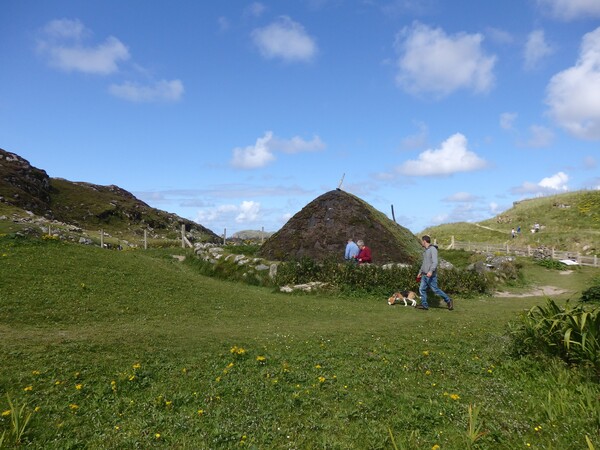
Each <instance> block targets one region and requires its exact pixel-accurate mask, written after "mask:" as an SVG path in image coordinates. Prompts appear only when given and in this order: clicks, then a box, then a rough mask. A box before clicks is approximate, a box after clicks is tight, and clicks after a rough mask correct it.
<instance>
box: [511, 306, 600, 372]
mask: <svg viewBox="0 0 600 450" xmlns="http://www.w3.org/2000/svg"><path fill="white" fill-rule="evenodd" d="M512 334H513V338H514V346H515V347H514V348H515V351H516V353H517V354H527V353H530V354H533V353H536V352H542V353H544V354H546V355H550V356H555V357H559V358H561V359H562V360H564V361H565V362H567V363H568V364H574V365H581V366H584V367H590V368H592V370H593V372H594V374H595V377H596V378H597V379H598V380H600V309H593V310H590V311H588V310H586V308H584V307H583V306H581V305H577V306H570V305H569V304H568V302H567V304H566V305H565V307H564V308H563V307H561V306H559V305H558V304H556V302H555V301H554V300H552V299H547V300H546V305H545V306H540V305H538V306H534V307H533V308H532V309H531V310H529V312H528V313H527V314H526V315H525V316H524V317H523V319H522V322H521V323H520V324H519V325H518V326H517V327H516V328H513V330H512Z"/></svg>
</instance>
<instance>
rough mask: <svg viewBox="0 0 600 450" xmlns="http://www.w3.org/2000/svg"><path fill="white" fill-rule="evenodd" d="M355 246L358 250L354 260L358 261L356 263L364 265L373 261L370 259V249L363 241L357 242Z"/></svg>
mask: <svg viewBox="0 0 600 450" xmlns="http://www.w3.org/2000/svg"><path fill="white" fill-rule="evenodd" d="M357 244H358V248H359V249H360V251H359V252H358V256H357V258H356V259H358V263H359V264H366V263H371V262H373V260H372V259H371V249H370V248H369V247H367V246H366V245H365V243H364V242H363V241H358V242H357Z"/></svg>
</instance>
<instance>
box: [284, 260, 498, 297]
mask: <svg viewBox="0 0 600 450" xmlns="http://www.w3.org/2000/svg"><path fill="white" fill-rule="evenodd" d="M418 271H419V265H412V266H392V267H386V268H384V267H380V266H376V265H372V264H366V265H354V264H340V263H338V262H337V261H335V260H326V261H324V262H323V263H320V264H319V263H317V262H315V261H313V260H310V259H302V260H300V261H296V262H285V263H282V264H280V265H279V267H278V270H277V277H276V280H275V284H277V285H278V286H283V285H286V284H301V283H308V282H311V281H320V282H325V283H329V284H331V285H333V287H335V288H336V289H337V290H338V291H339V292H341V293H343V294H344V295H364V294H370V295H379V296H389V295H391V294H392V293H393V292H397V291H401V290H412V291H415V292H417V291H418V290H419V284H418V283H417V282H416V280H415V275H416V274H417V272H418ZM440 277H441V279H442V280H443V282H442V283H441V284H442V286H443V287H442V289H443V290H444V291H445V292H447V293H448V294H450V295H454V294H459V295H461V296H471V295H473V294H482V293H485V292H486V291H487V282H486V279H485V276H484V275H482V274H480V273H477V272H474V271H469V270H458V269H446V270H442V271H441V272H440Z"/></svg>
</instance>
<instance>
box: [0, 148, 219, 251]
mask: <svg viewBox="0 0 600 450" xmlns="http://www.w3.org/2000/svg"><path fill="white" fill-rule="evenodd" d="M2 205H4V206H5V207H11V211H14V209H15V208H17V209H19V210H23V211H27V212H28V214H34V215H36V216H41V217H43V218H45V219H47V220H50V221H59V222H62V223H65V224H69V225H72V226H75V227H78V228H81V229H86V230H98V229H104V230H107V231H109V232H125V233H129V234H139V233H140V232H142V233H143V230H144V229H146V230H151V231H153V232H154V234H155V235H157V236H160V235H163V236H166V235H168V234H171V235H173V237H174V236H175V234H174V233H177V232H179V231H180V230H181V226H182V225H185V229H186V232H188V233H190V234H191V236H192V237H194V238H197V239H201V240H203V241H204V242H217V241H218V240H219V237H218V236H217V235H216V234H215V233H213V232H212V231H211V230H209V229H207V228H205V227H203V226H202V225H200V224H197V223H195V222H193V221H191V220H187V219H184V218H182V217H179V216H177V215H176V214H171V213H168V212H165V211H161V210H158V209H155V208H151V207H150V206H148V205H147V204H146V203H144V202H143V201H141V200H139V199H137V198H136V197H135V196H133V195H132V194H131V193H130V192H127V191H126V190H124V189H121V188H119V187H118V186H112V185H111V186H99V185H95V184H91V183H83V182H72V181H68V180H64V179H61V178H51V177H49V176H48V174H47V173H46V172H45V171H44V170H41V169H38V168H36V167H33V166H32V165H31V164H30V163H29V162H28V161H27V160H25V159H23V158H21V157H20V156H18V155H16V154H14V153H10V152H7V151H5V150H3V149H0V208H1V207H2ZM6 209H8V208H6Z"/></svg>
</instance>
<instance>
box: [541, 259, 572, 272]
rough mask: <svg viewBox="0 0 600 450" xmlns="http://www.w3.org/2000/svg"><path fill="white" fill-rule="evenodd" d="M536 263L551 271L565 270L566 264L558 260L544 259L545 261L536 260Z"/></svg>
mask: <svg viewBox="0 0 600 450" xmlns="http://www.w3.org/2000/svg"><path fill="white" fill-rule="evenodd" d="M535 263H536V264H537V265H538V266H542V267H545V268H546V269H551V270H564V269H565V264H564V263H561V262H560V261H557V260H556V259H551V258H544V259H536V260H535Z"/></svg>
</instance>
